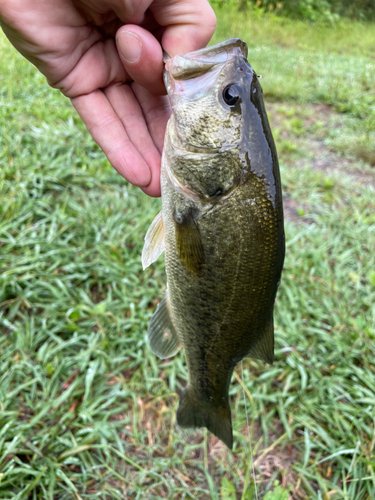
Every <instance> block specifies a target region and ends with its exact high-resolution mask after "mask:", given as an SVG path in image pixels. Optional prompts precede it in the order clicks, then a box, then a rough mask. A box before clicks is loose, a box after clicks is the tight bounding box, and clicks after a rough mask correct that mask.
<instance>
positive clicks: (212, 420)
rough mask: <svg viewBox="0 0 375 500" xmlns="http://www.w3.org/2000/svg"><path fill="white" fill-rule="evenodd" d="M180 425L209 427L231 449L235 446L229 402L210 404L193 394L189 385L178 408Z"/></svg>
mask: <svg viewBox="0 0 375 500" xmlns="http://www.w3.org/2000/svg"><path fill="white" fill-rule="evenodd" d="M177 423H178V425H179V426H180V427H207V429H208V430H209V431H210V432H212V434H215V436H216V437H218V438H219V439H221V441H223V443H225V444H226V445H227V446H228V448H229V449H230V450H231V449H232V447H233V433H232V419H231V414H230V406H229V402H228V401H226V402H225V406H216V407H215V406H210V405H207V404H205V403H204V402H201V401H199V400H197V399H196V398H194V397H192V396H191V393H190V391H189V387H188V388H187V389H185V391H184V393H183V394H182V396H181V399H180V404H179V407H178V410H177Z"/></svg>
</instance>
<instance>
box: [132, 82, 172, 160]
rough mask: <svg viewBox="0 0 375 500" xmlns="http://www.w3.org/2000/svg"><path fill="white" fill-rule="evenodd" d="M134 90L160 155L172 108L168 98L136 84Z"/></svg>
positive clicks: (133, 84)
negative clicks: (151, 92)
mask: <svg viewBox="0 0 375 500" xmlns="http://www.w3.org/2000/svg"><path fill="white" fill-rule="evenodd" d="M131 87H132V90H133V92H134V94H135V96H136V98H137V100H138V102H139V104H140V106H141V108H142V111H143V115H144V117H145V119H146V123H147V127H148V130H149V132H150V135H151V137H152V140H153V141H154V144H155V145H156V147H157V148H158V150H159V152H160V154H161V153H162V151H163V145H164V135H165V128H166V126H167V121H168V119H169V117H170V115H171V106H170V104H169V99H168V98H167V97H166V96H155V95H152V94H150V92H148V91H147V90H146V89H145V88H143V87H141V86H140V85H138V84H136V83H132V84H131Z"/></svg>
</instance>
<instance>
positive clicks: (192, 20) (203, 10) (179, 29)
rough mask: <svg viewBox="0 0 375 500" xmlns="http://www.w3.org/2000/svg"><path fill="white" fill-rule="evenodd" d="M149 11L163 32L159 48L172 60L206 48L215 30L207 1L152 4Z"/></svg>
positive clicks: (173, 0) (167, 0)
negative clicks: (162, 27)
mask: <svg viewBox="0 0 375 500" xmlns="http://www.w3.org/2000/svg"><path fill="white" fill-rule="evenodd" d="M150 10H151V12H152V14H153V16H154V18H155V20H156V21H157V23H159V24H160V26H164V27H165V30H164V33H163V36H162V47H163V49H164V50H165V51H166V53H167V54H168V55H169V56H171V57H173V56H175V55H176V54H186V53H187V52H192V51H194V50H198V49H201V48H203V47H205V46H206V45H207V43H208V42H209V41H210V39H211V37H212V35H213V34H214V31H215V27H216V16H215V13H214V11H213V10H212V7H211V6H210V4H209V3H208V2H207V0H185V1H181V0H155V1H154V2H153V3H152V4H151V5H150Z"/></svg>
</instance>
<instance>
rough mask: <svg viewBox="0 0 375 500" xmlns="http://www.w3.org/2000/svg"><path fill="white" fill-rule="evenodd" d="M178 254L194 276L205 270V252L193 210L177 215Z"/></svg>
mask: <svg viewBox="0 0 375 500" xmlns="http://www.w3.org/2000/svg"><path fill="white" fill-rule="evenodd" d="M174 220H175V228H176V245H177V253H178V256H179V258H180V261H181V263H182V264H183V266H184V267H185V268H186V269H187V270H188V271H190V272H191V273H193V274H196V275H198V276H199V275H200V274H202V272H203V269H204V251H203V245H202V240H201V235H200V232H199V229H198V226H197V224H196V222H195V220H194V217H193V215H192V213H191V209H189V210H187V211H186V212H185V213H183V214H175V218H174Z"/></svg>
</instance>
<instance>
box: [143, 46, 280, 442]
mask: <svg viewBox="0 0 375 500" xmlns="http://www.w3.org/2000/svg"><path fill="white" fill-rule="evenodd" d="M246 55H247V47H246V45H245V44H244V42H242V41H241V40H239V39H230V40H227V41H226V42H223V43H222V44H218V45H216V46H213V47H209V48H208V49H203V50H201V51H197V52H193V53H190V54H187V55H185V56H178V57H177V58H174V59H171V60H169V61H168V62H167V64H166V73H165V81H166V86H167V90H168V95H169V98H170V100H171V104H172V114H173V116H172V118H171V119H170V121H169V123H168V126H167V132H166V137H165V145H164V152H163V161H162V174H161V188H162V212H161V217H160V216H159V217H157V218H156V219H155V223H153V225H152V226H151V228H150V230H149V232H148V233H147V234H148V236H146V244H145V249H146V250H145V252H144V255H143V261H144V263H146V265H148V264H149V263H150V262H152V261H153V260H155V259H156V258H157V257H158V256H159V255H160V253H161V252H162V251H163V250H164V252H165V264H166V273H167V280H168V287H167V293H166V295H165V297H164V298H163V300H162V301H161V303H160V304H159V306H158V308H157V310H156V311H155V313H154V315H153V317H152V319H151V322H150V325H149V330H148V331H149V339H150V345H151V348H152V350H153V352H155V353H156V354H157V355H158V356H160V357H161V358H166V357H170V356H172V355H174V354H175V353H176V352H177V351H178V349H179V348H180V347H182V348H183V351H184V354H185V359H186V364H187V369H188V384H187V387H186V389H185V391H184V393H183V394H182V396H181V399H180V404H179V408H178V411H177V423H178V424H179V425H180V426H182V427H203V426H205V427H207V428H208V429H209V430H210V431H211V432H213V433H214V434H215V435H216V436H217V437H219V438H220V439H221V440H222V441H223V442H224V443H226V445H227V446H228V447H229V448H232V445H233V435H232V423H231V412H230V405H229V398H228V390H229V385H230V380H231V376H232V373H233V370H234V367H235V366H236V364H237V363H238V362H239V361H240V360H241V359H243V358H244V357H245V356H252V357H254V358H259V359H262V360H264V361H266V362H269V363H272V361H273V346H274V329H273V308H274V302H275V296H276V292H277V288H278V285H279V282H280V276H281V271H282V266H283V261H284V253H285V246H284V228H283V209H282V195H281V185H280V175H279V168H278V162H277V155H276V150H275V145H274V142H273V139H272V134H271V130H270V127H269V123H268V119H267V115H266V112H265V108H264V105H263V98H262V91H261V87H260V85H259V82H258V79H257V76H256V74H255V73H254V71H253V70H252V68H251V66H250V65H249V63H248V62H247V60H246ZM228 89H229V90H228ZM210 126H211V129H210ZM210 148H211V149H210ZM161 229H162V230H161ZM150 235H151V236H152V235H158V237H156V236H155V237H151V236H150Z"/></svg>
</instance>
